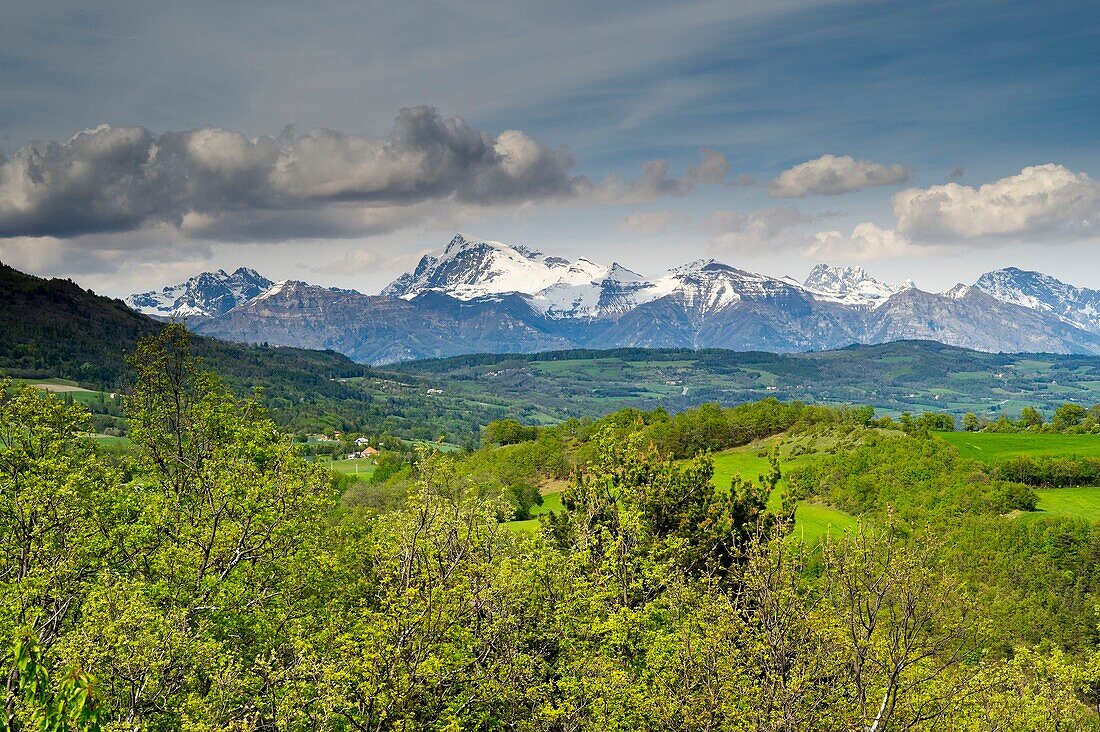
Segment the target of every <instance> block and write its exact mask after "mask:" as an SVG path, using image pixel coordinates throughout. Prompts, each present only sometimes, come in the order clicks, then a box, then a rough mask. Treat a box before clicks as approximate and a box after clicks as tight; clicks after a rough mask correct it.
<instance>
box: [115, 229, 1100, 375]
mask: <svg viewBox="0 0 1100 732" xmlns="http://www.w3.org/2000/svg"><path fill="white" fill-rule="evenodd" d="M126 302H127V304H129V305H130V306H131V307H133V308H134V309H137V310H139V311H141V312H145V313H147V314H151V315H154V316H158V317H167V318H180V319H186V321H187V323H188V327H189V328H191V329H192V330H194V331H196V332H198V333H202V334H205V335H209V336H213V337H216V338H220V339H224V340H230V341H240V342H246V343H261V342H264V343H270V344H272V345H287V346H297V347H303V348H319V349H332V350H335V351H338V352H340V353H343V354H345V355H347V356H349V357H350V358H352V359H354V360H356V361H359V362H362V363H369V364H386V363H393V362H397V361H405V360H412V359H418V358H430V357H444V356H452V355H459V354H463V353H476V352H489V351H491V352H500V353H513V352H534V351H543V350H551V349H562V348H613V347H649V348H694V349H700V348H725V349H731V350H740V351H747V350H760V351H771V352H776V353H788V352H798V351H819V350H827V349H832V348H839V347H843V346H847V345H850V344H853V343H861V344H876V343H885V342H890V341H895V340H902V339H925V340H935V341H939V342H941V343H945V344H948V345H954V346H961V347H966V348H971V349H975V350H981V351H991V352H999V351H1004V352H1050V353H1091V354H1097V353H1100V291H1096V290H1090V289H1085V288H1078V287H1074V286H1072V285H1069V284H1066V283H1063V282H1061V281H1059V280H1057V279H1054V278H1053V277H1050V276H1048V275H1044V274H1041V273H1038V272H1028V271H1024V270H1019V269H1015V268H1007V269H1000V270H996V271H993V272H989V273H986V274H984V275H982V276H981V277H980V278H979V279H978V281H977V282H975V283H974V284H973V285H965V284H959V285H956V286H955V287H953V288H951V289H950V290H948V291H946V292H942V293H932V292H925V291H923V290H920V289H918V288H917V287H916V286H915V285H914V284H913V283H912V282H906V283H905V284H903V285H894V284H889V283H885V282H880V281H878V280H876V279H875V278H873V277H872V276H871V275H870V274H868V272H867V271H866V270H864V269H863V268H861V267H832V266H829V265H824V264H821V265H818V266H816V267H814V269H813V270H812V271H811V272H810V274H809V276H808V277H807V278H806V279H805V280H804V281H802V282H799V281H797V280H795V279H794V278H790V277H781V278H777V277H771V276H768V275H763V274H757V273H753V272H748V271H745V270H741V269H737V268H735V267H731V266H729V265H727V264H723V263H721V262H717V261H715V260H697V261H694V262H691V263H689V264H685V265H683V266H680V267H675V268H673V269H670V270H668V271H667V272H664V273H661V274H659V275H657V276H654V277H645V276H642V275H640V274H638V273H637V272H634V271H632V270H630V269H628V268H627V267H625V266H623V265H621V264H619V263H612V264H610V265H602V264H598V263H596V262H594V261H593V260H590V259H587V258H579V259H576V260H572V261H570V260H568V259H565V258H563V257H558V256H553V255H546V254H544V253H542V252H538V251H534V250H531V249H527V248H525V247H523V246H510V245H507V244H503V243H501V242H495V241H486V240H481V239H474V238H470V237H466V236H463V235H461V234H460V235H457V236H455V237H454V238H453V239H452V240H451V241H450V242H449V243H448V244H447V245H446V246H445V247H443V248H442V249H440V250H438V251H436V252H435V253H432V254H429V255H426V256H424V257H423V258H422V259H421V260H420V262H419V264H418V265H417V266H416V268H415V269H414V270H413V271H412V272H408V273H406V274H403V275H401V276H400V277H398V278H397V279H396V280H394V281H393V282H392V283H391V284H390V285H388V286H387V287H386V288H384V289H383V290H382V292H381V293H380V294H378V295H364V294H362V293H359V292H355V291H352V290H339V289H334V288H325V287H320V286H317V285H312V284H308V283H306V282H301V281H294V280H290V281H283V282H278V283H271V282H270V280H267V279H266V278H264V277H262V276H261V275H259V274H258V273H256V272H255V271H254V270H249V269H245V268H241V269H238V270H236V271H235V272H233V273H232V274H231V275H227V274H226V273H225V272H223V271H220V270H219V271H218V272H215V273H203V274H200V275H197V276H195V277H193V278H191V279H190V280H188V281H187V282H185V283H182V284H180V285H177V286H175V287H168V288H165V289H163V290H161V291H159V292H148V293H142V294H138V295H133V296H131V297H130V298H127V300H126Z"/></svg>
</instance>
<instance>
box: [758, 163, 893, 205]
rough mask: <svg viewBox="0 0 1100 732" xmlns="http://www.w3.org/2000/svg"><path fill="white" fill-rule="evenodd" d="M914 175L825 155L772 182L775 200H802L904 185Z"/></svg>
mask: <svg viewBox="0 0 1100 732" xmlns="http://www.w3.org/2000/svg"><path fill="white" fill-rule="evenodd" d="M911 175H912V171H911V170H910V169H909V168H907V167H905V166H904V165H896V164H895V165H880V164H879V163H875V162H872V161H870V160H856V159H855V158H853V157H851V156H848V155H841V156H837V155H822V156H821V157H820V158H817V159H815V160H807V161H806V162H804V163H800V164H799V165H796V166H794V167H793V168H790V169H789V170H784V171H783V172H782V173H780V174H779V176H778V177H777V178H776V179H775V180H774V181H772V183H771V186H770V188H771V191H770V195H771V196H772V197H773V198H802V197H804V196H807V195H810V194H817V195H822V196H835V195H838V194H841V193H850V192H852V191H858V190H861V189H863V188H871V187H874V186H890V185H898V184H900V183H905V182H906V181H908V180H909V178H910V177H911Z"/></svg>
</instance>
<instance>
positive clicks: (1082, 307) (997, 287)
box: [974, 267, 1100, 333]
mask: <svg viewBox="0 0 1100 732" xmlns="http://www.w3.org/2000/svg"><path fill="white" fill-rule="evenodd" d="M974 287H975V288H977V289H979V290H981V291H983V292H985V293H986V294H988V295H991V296H993V297H995V298H997V299H998V300H1001V301H1003V302H1007V303H1011V304H1013V305H1022V306H1023V307H1026V308H1031V309H1032V310H1041V311H1043V312H1047V313H1051V314H1053V315H1055V316H1057V317H1058V318H1059V319H1060V320H1062V321H1063V322H1066V323H1069V324H1070V325H1074V326H1076V327H1078V328H1083V329H1084V330H1087V331H1090V332H1093V333H1100V290H1091V289H1089V288H1087V287H1076V286H1074V285H1070V284H1067V283H1065V282H1062V281H1061V280H1059V279H1057V278H1055V277H1051V276H1050V275H1047V274H1043V273H1042V272H1035V271H1032V270H1026V269H1020V268H1019V267H1004V268H1002V269H995V270H993V271H992V272H986V273H985V274H983V275H982V276H981V277H979V278H978V281H977V282H975V283H974Z"/></svg>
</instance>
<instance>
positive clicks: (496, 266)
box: [382, 234, 610, 316]
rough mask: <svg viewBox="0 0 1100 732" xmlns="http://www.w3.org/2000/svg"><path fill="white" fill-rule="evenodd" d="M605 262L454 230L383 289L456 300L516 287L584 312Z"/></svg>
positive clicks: (556, 309) (547, 306)
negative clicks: (437, 248) (573, 258)
mask: <svg viewBox="0 0 1100 732" xmlns="http://www.w3.org/2000/svg"><path fill="white" fill-rule="evenodd" d="M609 272H610V268H608V267H606V266H604V265H601V264H597V263H595V262H593V261H592V260H590V259H586V258H584V257H582V258H580V259H577V260H576V261H572V262H571V261H569V260H568V259H565V258H563V257H557V256H547V255H545V254H543V253H542V252H540V251H536V250H533V249H528V248H527V247H524V246H519V245H516V246H509V245H508V244H504V243H502V242H499V241H489V240H486V239H476V238H473V237H468V236H465V235H463V234H458V235H456V236H455V237H454V238H453V239H452V240H451V241H450V243H449V244H447V246H445V247H444V248H443V250H442V251H439V252H435V253H432V254H428V255H426V256H424V257H423V258H422V259H421V260H420V263H419V264H418V265H417V267H416V269H415V270H414V271H413V272H412V273H410V274H405V275H402V276H401V277H399V278H397V279H396V280H394V281H393V282H392V283H390V285H389V286H388V287H386V289H384V290H383V291H382V294H383V295H387V296H389V297H401V298H404V299H406V300H411V299H412V298H414V297H416V296H417V295H421V294H423V293H425V292H433V291H434V292H442V293H444V294H446V295H450V296H451V297H454V298H457V299H459V300H472V299H474V298H478V297H487V296H492V295H506V294H510V293H518V294H520V295H525V296H527V297H528V298H529V299H530V300H531V302H532V305H534V306H535V307H537V308H540V309H541V310H543V311H545V312H548V313H551V314H554V315H558V316H565V315H570V316H573V315H589V314H590V313H589V311H590V310H592V309H593V308H595V307H596V304H597V303H598V300H599V289H600V288H599V284H600V283H601V282H602V281H603V280H605V279H606V278H607V277H608V274H609Z"/></svg>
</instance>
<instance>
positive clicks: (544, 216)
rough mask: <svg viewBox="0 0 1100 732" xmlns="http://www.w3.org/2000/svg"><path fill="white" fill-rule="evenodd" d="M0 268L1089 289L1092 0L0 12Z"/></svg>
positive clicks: (96, 274) (136, 274) (1098, 100)
mask: <svg viewBox="0 0 1100 732" xmlns="http://www.w3.org/2000/svg"><path fill="white" fill-rule="evenodd" d="M3 15H4V22H3V23H0V261H3V262H5V263H7V264H9V265H12V266H14V267H17V268H19V269H22V270H24V271H28V272H32V273H35V274H40V275H43V276H60V277H70V278H72V279H74V280H75V281H77V282H79V283H81V284H82V285H84V286H86V287H91V288H92V289H94V290H96V291H97V292H101V293H104V294H109V295H114V296H124V295H126V294H129V293H131V292H135V291H143V290H149V289H154V288H159V287H162V286H164V285H167V284H171V283H174V282H179V281H182V280H183V279H185V278H186V277H188V276H191V275H193V274H196V273H197V272H200V271H203V270H213V269H217V268H224V269H226V270H232V269H235V268H236V267H239V266H248V267H252V268H255V269H257V270H259V271H260V272H261V273H263V274H265V275H267V276H268V277H270V278H272V279H276V280H278V279H288V278H292V279H301V280H306V281H309V282H314V283H317V284H324V285H331V286H339V287H348V288H354V289H357V290H360V291H362V292H367V293H374V292H377V291H378V290H380V289H381V288H382V287H383V286H384V285H385V284H387V283H388V282H389V281H391V280H392V279H393V278H395V277H396V276H397V275H398V274H400V273H402V272H404V271H406V270H409V269H411V268H412V267H414V266H415V264H416V262H417V260H418V259H419V257H420V256H422V255H423V254H424V253H426V252H429V251H431V250H434V249H437V248H440V247H441V246H443V245H444V244H446V242H447V241H449V240H450V239H451V237H452V236H453V235H454V234H455V233H456V232H464V233H466V234H468V235H471V236H475V237H480V238H485V239H494V240H500V241H504V242H507V243H512V244H523V245H525V246H528V247H530V248H534V249H539V250H542V251H545V252H548V253H554V254H559V255H562V256H566V257H577V256H586V257H588V258H590V259H593V260H596V261H599V262H604V263H610V262H612V261H618V262H620V263H621V264H623V265H624V266H626V267H629V268H631V269H633V270H635V271H638V272H639V273H642V274H646V275H650V274H655V273H657V272H660V271H663V270H664V269H667V268H669V267H673V266H677V265H680V264H683V263H685V262H687V261H690V260H694V259H698V258H715V259H718V260H720V261H723V262H726V263H728V264H731V265H734V266H737V267H742V268H744V269H749V270H753V271H758V272H764V273H766V274H771V275H776V276H782V275H792V276H795V277H799V278H801V277H803V276H805V274H806V273H807V272H808V271H809V269H810V268H811V267H812V266H813V265H814V264H815V263H819V262H826V263H830V264H846V265H847V264H858V265H862V266H864V267H866V268H867V269H868V270H869V271H870V272H871V273H872V274H873V275H875V276H877V277H879V278H880V279H884V280H888V281H894V282H901V281H903V280H906V279H912V280H914V281H915V282H916V284H917V285H918V286H919V287H921V288H922V289H926V290H930V291H939V290H944V289H947V288H949V287H951V286H952V285H954V284H955V283H957V282H968V283H969V282H973V281H974V280H975V279H976V278H977V276H978V275H980V274H981V273H982V272H985V271H988V270H991V269H996V268H998V267H1005V266H1018V267H1021V268H1025V269H1036V270H1041V271H1044V272H1047V273H1049V274H1052V275H1054V276H1056V277H1059V278H1060V279H1063V280H1066V281H1068V282H1071V283H1073V284H1077V285H1081V286H1090V287H1100V248H1098V247H1097V244H1098V243H1100V182H1098V181H1100V145H1098V144H1097V143H1098V142H1100V124H1098V123H1097V118H1098V113H1100V83H1098V82H1097V79H1100V53H1098V52H1097V50H1096V49H1097V48H1100V12H1098V11H1097V9H1096V6H1095V4H1094V3H1091V2H1070V1H1065V2H1060V1H1053V2H1048V3H1034V2H981V1H973V2H925V1H923V0H910V1H908V2H883V1H881V0H877V1H875V2H828V1H826V0H745V1H742V2H732V1H731V0H721V1H717V2H711V1H708V0H699V1H689V2H679V3H669V2H649V1H648V0H636V1H634V2H631V3H593V2H569V1H563V2H554V3H547V2H542V1H540V2H528V1H527V0H518V1H517V0H513V1H509V2H495V1H493V0H490V1H487V2H465V1H453V2H419V1H417V0H409V1H407V2H402V3H374V2H351V1H348V2H335V1H328V0H321V1H319V2H312V3H301V2H282V1H281V0H264V2H258V1H256V2H253V1H251V0H242V1H239V2H229V3H227V2H204V1H202V0H196V1H193V2H188V3H148V2H112V1H110V0H106V1H102V2H96V3H94V4H93V3H87V4H81V3H80V2H71V1H69V0H65V1H62V0H43V1H42V2H36V3H5V8H4V11H3Z"/></svg>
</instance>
